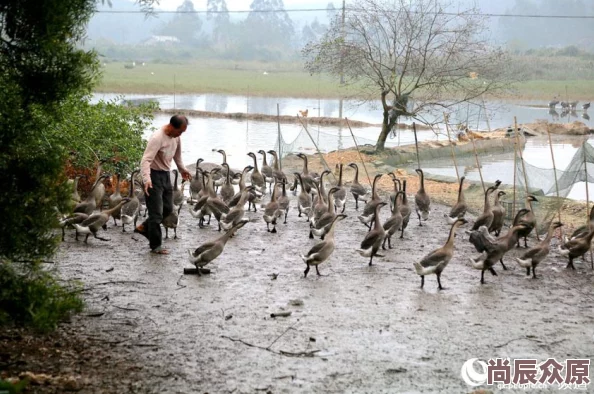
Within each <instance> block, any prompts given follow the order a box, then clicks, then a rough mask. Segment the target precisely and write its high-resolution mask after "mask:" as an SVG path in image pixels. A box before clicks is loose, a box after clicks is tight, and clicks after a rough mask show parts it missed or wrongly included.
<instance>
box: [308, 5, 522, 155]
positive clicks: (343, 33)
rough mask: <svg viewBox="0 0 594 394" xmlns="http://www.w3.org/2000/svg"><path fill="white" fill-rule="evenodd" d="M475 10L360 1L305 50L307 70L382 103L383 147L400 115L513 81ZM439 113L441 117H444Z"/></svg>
mask: <svg viewBox="0 0 594 394" xmlns="http://www.w3.org/2000/svg"><path fill="white" fill-rule="evenodd" d="M484 26H486V23H484V18H483V17H481V16H480V13H479V10H478V9H476V8H469V9H466V10H463V11H460V10H458V9H456V10H454V8H453V7H450V6H449V5H444V2H442V1H437V0H359V1H358V3H357V4H355V5H351V6H350V7H348V8H347V12H346V17H345V20H344V23H343V22H342V18H341V17H337V18H335V19H334V20H333V22H332V24H331V26H330V28H329V29H328V31H327V32H326V34H325V35H324V36H323V37H322V38H321V39H320V40H318V41H314V42H310V43H308V44H307V45H306V46H305V48H304V49H303V50H302V54H303V55H304V57H305V59H306V65H305V68H306V69H307V70H308V71H309V72H311V73H329V74H331V75H334V76H343V77H344V81H345V86H350V87H351V88H354V89H355V91H356V92H357V93H356V95H357V96H358V97H363V99H364V100H366V101H367V100H377V98H378V96H379V97H380V98H381V103H382V108H383V122H382V131H381V133H380V135H379V137H378V140H377V144H376V150H383V149H384V146H385V142H386V138H387V136H388V134H389V133H390V130H391V129H392V128H393V127H394V125H395V124H396V123H397V121H398V118H399V117H401V116H410V117H413V118H415V119H417V120H419V121H420V122H422V123H428V122H427V121H425V120H424V119H423V116H424V115H426V114H427V113H429V112H437V111H438V110H441V111H444V110H447V109H448V108H450V107H453V106H456V105H459V104H460V103H463V102H471V101H472V100H473V99H476V98H478V97H480V96H481V95H482V94H484V93H497V92H501V91H502V90H504V89H506V88H508V87H509V86H510V84H511V78H510V72H509V70H510V68H509V67H506V64H507V62H508V60H507V55H506V53H505V52H504V51H502V50H501V49H499V48H495V47H493V46H491V45H490V44H489V43H488V42H487V41H486V37H485V33H486V31H485V27H484ZM441 111H440V112H441Z"/></svg>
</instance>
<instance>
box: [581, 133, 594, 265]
mask: <svg viewBox="0 0 594 394" xmlns="http://www.w3.org/2000/svg"><path fill="white" fill-rule="evenodd" d="M586 142H587V141H584V144H583V145H582V151H583V156H584V172H585V173H586V215H587V218H588V220H587V221H586V223H588V225H589V223H590V193H589V190H588V162H587V161H586ZM588 230H590V227H589V226H588ZM590 260H591V267H592V269H594V258H593V257H592V248H590Z"/></svg>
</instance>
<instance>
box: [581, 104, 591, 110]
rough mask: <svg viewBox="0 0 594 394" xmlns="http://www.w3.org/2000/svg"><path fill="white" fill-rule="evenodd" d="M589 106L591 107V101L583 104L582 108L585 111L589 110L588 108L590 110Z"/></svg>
mask: <svg viewBox="0 0 594 394" xmlns="http://www.w3.org/2000/svg"><path fill="white" fill-rule="evenodd" d="M588 108H590V103H586V104H582V109H583V110H584V111H587V110H588Z"/></svg>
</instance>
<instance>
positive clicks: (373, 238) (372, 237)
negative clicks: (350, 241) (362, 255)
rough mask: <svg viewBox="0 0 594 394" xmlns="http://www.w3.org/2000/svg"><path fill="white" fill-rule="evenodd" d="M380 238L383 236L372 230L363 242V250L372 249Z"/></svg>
mask: <svg viewBox="0 0 594 394" xmlns="http://www.w3.org/2000/svg"><path fill="white" fill-rule="evenodd" d="M379 237H381V234H380V233H379V232H378V231H375V230H371V231H370V232H368V233H367V235H365V238H364V239H363V242H361V249H369V248H371V247H372V246H373V245H374V244H375V243H376V242H377V240H378V239H379Z"/></svg>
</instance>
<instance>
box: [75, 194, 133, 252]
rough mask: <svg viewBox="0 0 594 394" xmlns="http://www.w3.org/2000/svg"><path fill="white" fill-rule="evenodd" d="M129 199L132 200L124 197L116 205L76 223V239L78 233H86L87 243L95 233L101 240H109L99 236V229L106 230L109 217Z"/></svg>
mask: <svg viewBox="0 0 594 394" xmlns="http://www.w3.org/2000/svg"><path fill="white" fill-rule="evenodd" d="M128 201H130V199H129V198H128V197H126V198H123V199H122V201H120V202H119V203H118V205H116V206H115V207H113V208H109V209H106V210H104V211H102V212H98V213H94V214H92V215H91V216H89V217H88V218H86V219H85V220H83V221H82V222H80V223H74V224H73V226H74V228H75V229H76V240H77V241H78V234H86V236H85V243H87V240H88V239H89V235H91V234H93V237H95V238H97V239H99V240H101V241H109V239H107V238H102V237H99V236H98V235H97V231H99V229H100V228H103V229H104V230H105V229H107V225H106V223H107V221H108V220H109V217H110V216H111V215H113V213H114V212H116V211H117V210H118V209H120V208H121V207H122V206H123V205H124V204H125V203H127V202H128Z"/></svg>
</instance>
